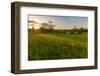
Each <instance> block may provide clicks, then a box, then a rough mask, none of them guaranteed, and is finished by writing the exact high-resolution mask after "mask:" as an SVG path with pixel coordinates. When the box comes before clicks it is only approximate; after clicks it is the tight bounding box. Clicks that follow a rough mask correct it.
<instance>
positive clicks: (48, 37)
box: [28, 32, 88, 60]
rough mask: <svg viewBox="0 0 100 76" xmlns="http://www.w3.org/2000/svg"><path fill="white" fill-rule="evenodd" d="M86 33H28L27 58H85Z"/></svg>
mask: <svg viewBox="0 0 100 76" xmlns="http://www.w3.org/2000/svg"><path fill="white" fill-rule="evenodd" d="M87 45H88V44H87V33H83V34H34V33H31V32H30V33H28V59H29V60H51V59H78V58H87V54H88V51H87Z"/></svg>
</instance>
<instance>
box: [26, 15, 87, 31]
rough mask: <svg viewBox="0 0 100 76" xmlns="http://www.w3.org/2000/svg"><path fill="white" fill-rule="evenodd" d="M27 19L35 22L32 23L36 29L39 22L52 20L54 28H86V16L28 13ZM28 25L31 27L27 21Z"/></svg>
mask: <svg viewBox="0 0 100 76" xmlns="http://www.w3.org/2000/svg"><path fill="white" fill-rule="evenodd" d="M28 20H29V21H35V22H37V24H35V25H34V27H35V28H36V29H39V27H40V26H41V25H40V24H41V23H48V21H52V22H53V23H52V24H54V25H55V27H54V29H72V28H74V27H76V28H80V27H83V28H87V25H88V17H77V16H76V17H75V16H50V15H48V16H47V15H28ZM29 27H30V28H31V27H32V23H29Z"/></svg>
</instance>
